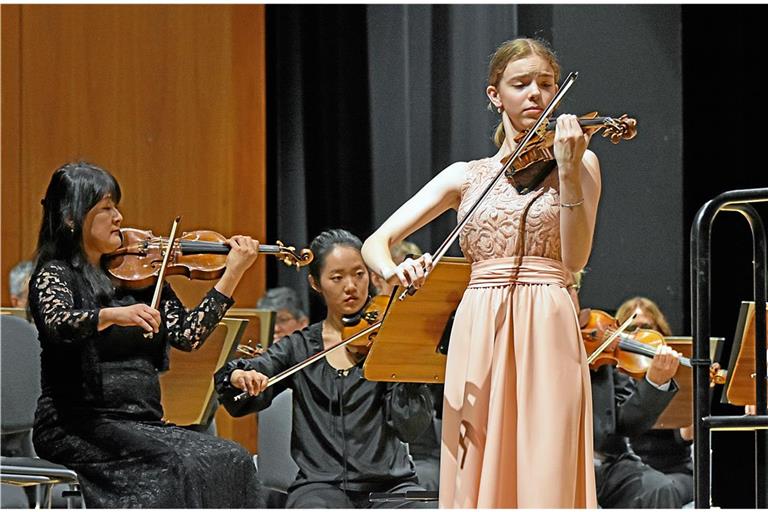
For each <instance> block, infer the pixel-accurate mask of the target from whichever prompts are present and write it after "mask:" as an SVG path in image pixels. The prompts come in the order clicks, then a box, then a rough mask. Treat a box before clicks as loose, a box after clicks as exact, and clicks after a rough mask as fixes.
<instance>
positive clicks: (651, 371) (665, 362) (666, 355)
mask: <svg viewBox="0 0 768 512" xmlns="http://www.w3.org/2000/svg"><path fill="white" fill-rule="evenodd" d="M679 366H680V353H679V352H677V351H676V350H673V349H672V348H671V347H670V346H669V345H660V346H659V348H658V349H657V350H656V355H655V356H653V359H652V360H651V366H650V367H649V368H648V373H647V374H646V377H647V378H648V380H649V381H651V382H652V383H653V384H656V385H657V386H662V385H664V384H666V383H667V382H669V381H670V380H672V377H674V376H675V373H677V368H678V367H679Z"/></svg>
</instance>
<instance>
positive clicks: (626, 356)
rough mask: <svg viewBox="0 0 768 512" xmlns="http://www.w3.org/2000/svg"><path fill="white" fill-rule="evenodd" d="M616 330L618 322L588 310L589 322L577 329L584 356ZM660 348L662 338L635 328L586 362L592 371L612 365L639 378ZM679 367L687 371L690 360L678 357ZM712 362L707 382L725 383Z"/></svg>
mask: <svg viewBox="0 0 768 512" xmlns="http://www.w3.org/2000/svg"><path fill="white" fill-rule="evenodd" d="M617 327H618V321H617V320H616V318H614V317H612V316H611V315H609V314H608V313H606V312H605V311H601V310H599V309H592V310H590V312H589V321H588V322H587V324H586V325H585V326H584V327H582V328H581V339H582V341H583V342H584V347H585V349H586V351H587V354H588V355H591V354H592V352H594V351H595V350H596V349H597V348H598V346H599V345H600V344H601V343H602V342H603V340H604V339H605V337H606V336H607V335H608V334H609V333H610V331H612V330H614V329H616V328H617ZM661 345H664V336H663V335H662V334H661V333H660V332H658V331H655V330H653V329H637V330H636V331H634V332H633V333H632V334H627V333H621V334H619V336H618V343H617V344H616V347H615V348H614V349H613V350H611V348H610V347H608V348H607V349H605V350H604V351H603V352H602V353H601V354H600V355H598V356H597V358H596V359H595V360H594V361H592V363H590V365H589V367H590V369H592V370H595V369H597V368H599V367H601V366H603V365H605V364H615V365H616V367H617V368H618V369H619V370H620V371H622V372H624V373H626V374H628V375H630V376H632V377H634V378H636V379H640V378H642V377H643V376H644V375H645V373H646V372H647V371H648V368H650V366H651V360H652V359H653V356H655V355H656V350H657V348H658V347H659V346H661ZM679 360H680V364H681V365H682V366H686V367H688V368H691V360H690V359H689V358H687V357H684V356H681V357H680V358H679ZM715 365H717V363H714V364H713V365H712V368H710V381H711V382H712V384H723V383H724V382H725V371H724V370H719V365H717V366H715Z"/></svg>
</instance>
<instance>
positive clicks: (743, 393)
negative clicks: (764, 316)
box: [721, 301, 768, 405]
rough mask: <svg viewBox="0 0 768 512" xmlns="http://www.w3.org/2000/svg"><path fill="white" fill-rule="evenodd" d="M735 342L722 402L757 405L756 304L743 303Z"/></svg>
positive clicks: (734, 338)
mask: <svg viewBox="0 0 768 512" xmlns="http://www.w3.org/2000/svg"><path fill="white" fill-rule="evenodd" d="M767 309H768V308H767ZM733 342H734V346H733V348H732V349H731V357H730V359H729V361H728V376H727V377H726V380H725V393H723V397H722V400H721V401H722V402H723V403H729V404H732V405H753V404H755V403H756V399H755V377H756V373H755V371H756V370H755V368H756V365H755V303H754V302H747V301H743V302H742V303H741V309H740V310H739V319H738V321H737V323H736V335H735V336H734V337H733ZM766 357H768V354H766ZM766 386H768V383H766Z"/></svg>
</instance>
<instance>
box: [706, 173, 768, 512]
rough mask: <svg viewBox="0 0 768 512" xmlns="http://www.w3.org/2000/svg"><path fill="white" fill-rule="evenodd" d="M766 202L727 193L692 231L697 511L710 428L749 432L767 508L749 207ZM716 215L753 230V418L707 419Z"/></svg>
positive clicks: (762, 330) (757, 282) (756, 195)
mask: <svg viewBox="0 0 768 512" xmlns="http://www.w3.org/2000/svg"><path fill="white" fill-rule="evenodd" d="M756 202H768V188H757V189H745V190H731V191H728V192H724V193H722V194H720V195H719V196H717V197H715V198H714V199H712V200H710V201H708V202H707V203H705V204H704V206H702V207H701V208H700V209H699V211H698V212H697V213H696V217H695V219H694V221H693V226H692V227H691V333H692V334H693V357H692V358H691V366H692V367H693V389H694V404H693V414H694V418H695V419H696V421H694V438H695V440H696V441H695V444H694V448H695V451H694V453H695V462H696V464H695V470H694V499H695V506H696V508H709V507H710V506H711V505H712V503H711V462H712V461H711V453H710V446H711V439H710V433H711V431H712V430H732V429H740V430H744V429H747V430H754V434H755V457H756V467H755V499H756V504H757V508H760V509H765V508H768V468H767V467H766V463H767V462H768V429H767V428H768V412H767V411H766V381H768V377H766V351H765V349H766V340H765V338H766V284H767V283H768V282H767V281H766V271H765V262H766V235H765V228H764V225H763V222H762V219H761V218H760V215H759V214H758V212H757V210H755V208H754V207H753V206H752V205H751V204H750V203H756ZM720 211H732V212H738V213H740V214H742V216H743V217H744V218H745V219H746V220H747V222H749V225H750V228H751V230H752V242H753V269H754V281H753V287H754V300H755V365H756V368H755V373H756V375H755V377H756V378H755V397H756V404H755V405H756V406H757V415H756V416H712V415H711V414H710V395H709V368H710V365H711V361H710V359H709V337H710V249H711V231H712V222H713V221H714V219H715V216H716V215H717V214H718V213H719V212H720Z"/></svg>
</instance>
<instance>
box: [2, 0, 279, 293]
mask: <svg viewBox="0 0 768 512" xmlns="http://www.w3.org/2000/svg"><path fill="white" fill-rule="evenodd" d="M2 13H3V41H2V42H3V70H2V71H3V98H2V99H3V140H2V152H3V160H2V164H3V169H2V181H3V211H2V213H3V220H2V241H3V253H2V258H3V262H2V270H3V278H5V276H6V275H7V271H8V269H9V268H10V267H11V266H12V265H13V264H14V263H15V262H16V260H18V259H19V258H21V257H24V256H25V255H29V254H31V252H32V251H33V250H34V246H35V243H36V236H37V230H38V228H39V222H40V214H41V207H40V198H41V197H42V196H43V194H44V192H45V187H46V185H47V182H48V179H49V178H50V175H51V173H52V171H53V170H54V169H55V168H56V167H58V166H59V165H61V164H62V163H65V162H67V161H71V160H74V159H85V160H89V161H92V162H95V163H97V164H99V165H101V166H103V167H105V168H107V169H109V170H110V171H111V172H112V173H113V174H115V176H116V177H117V178H118V180H119V181H120V184H121V186H122V188H123V200H122V202H121V209H122V211H123V214H124V217H125V220H124V225H127V226H135V227H141V228H149V229H152V230H153V231H154V232H155V233H156V234H165V233H167V232H168V230H169V227H170V224H171V221H172V219H173V217H175V216H176V215H182V224H181V228H182V230H184V231H189V230H193V229H200V228H208V229H214V230H216V231H219V232H220V233H222V234H225V235H230V234H234V233H246V234H250V235H252V236H255V237H257V238H259V239H260V240H263V237H264V234H265V232H266V228H265V219H264V216H265V206H264V201H265V192H264V190H265V186H264V182H265V122H266V115H265V99H264V95H265V80H264V73H265V70H264V7H263V6H254V5H248V6H246V5H242V6H226V5H164V6H163V5H23V6H20V7H19V6H15V7H13V6H3V11H2ZM14 69H17V70H18V72H17V73H14V72H13V70H14ZM16 126H18V129H13V127H16ZM264 269H265V266H264V263H263V260H262V261H261V263H259V264H257V267H255V269H254V270H251V271H250V273H249V275H248V276H247V278H246V279H245V280H244V282H243V283H242V284H241V286H240V288H239V289H238V291H237V292H236V295H235V298H236V299H237V301H238V305H239V306H243V307H249V306H253V305H254V304H255V302H256V300H257V298H258V296H259V295H260V294H261V293H262V292H263V289H264V281H265V280H264V271H265V270H264ZM195 286H197V287H203V288H207V287H209V286H210V283H209V284H203V285H193V286H192V288H194V287H195ZM2 298H3V301H2V302H3V304H7V303H8V296H7V290H6V287H5V286H4V287H3V295H2Z"/></svg>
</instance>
